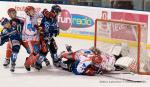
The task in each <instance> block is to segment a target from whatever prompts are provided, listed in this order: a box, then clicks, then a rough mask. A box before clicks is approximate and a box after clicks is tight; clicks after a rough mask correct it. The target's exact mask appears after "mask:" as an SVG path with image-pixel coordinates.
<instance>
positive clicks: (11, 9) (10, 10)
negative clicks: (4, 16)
mask: <svg viewBox="0 0 150 87" xmlns="http://www.w3.org/2000/svg"><path fill="white" fill-rule="evenodd" d="M13 11H15V12H16V9H14V8H9V9H8V10H7V13H10V12H13Z"/></svg>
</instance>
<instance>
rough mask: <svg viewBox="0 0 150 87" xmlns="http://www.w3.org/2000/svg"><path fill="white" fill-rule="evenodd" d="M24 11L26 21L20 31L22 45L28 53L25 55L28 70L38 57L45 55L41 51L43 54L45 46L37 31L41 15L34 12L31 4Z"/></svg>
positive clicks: (45, 49) (45, 50)
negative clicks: (27, 55)
mask: <svg viewBox="0 0 150 87" xmlns="http://www.w3.org/2000/svg"><path fill="white" fill-rule="evenodd" d="M25 13H26V18H25V21H26V22H25V25H24V26H25V28H24V29H23V31H22V45H23V46H24V47H25V48H26V50H27V52H28V53H29V57H27V58H26V61H25V68H26V70H27V71H30V68H31V66H32V65H34V64H35V63H36V61H37V60H38V59H44V58H45V57H46V56H44V55H43V53H44V54H45V52H47V48H46V44H45V42H44V40H42V38H41V37H40V32H39V31H38V28H39V27H38V19H39V18H40V17H42V16H43V15H42V14H40V13H38V12H36V11H35V8H34V7H32V6H27V7H26V8H25ZM41 57H42V58H41Z"/></svg>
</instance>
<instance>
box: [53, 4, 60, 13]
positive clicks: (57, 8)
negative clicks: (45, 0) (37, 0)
mask: <svg viewBox="0 0 150 87" xmlns="http://www.w3.org/2000/svg"><path fill="white" fill-rule="evenodd" d="M51 11H52V12H56V13H57V14H58V13H59V12H61V7H60V6H59V5H53V6H52V8H51Z"/></svg>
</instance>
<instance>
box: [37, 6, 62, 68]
mask: <svg viewBox="0 0 150 87" xmlns="http://www.w3.org/2000/svg"><path fill="white" fill-rule="evenodd" d="M60 12H61V7H60V6H58V5H53V6H52V8H51V11H50V12H49V11H48V10H47V9H44V10H43V15H44V17H43V19H42V21H41V27H42V29H43V30H42V32H43V33H42V36H43V37H44V41H45V43H46V45H47V48H48V50H49V52H50V53H51V58H52V60H53V64H54V65H56V64H57V61H58V57H57V45H56V42H55V40H54V37H56V36H57V35H58V34H59V27H58V25H57V17H58V15H59V13H60ZM45 55H47V53H46V54H45ZM43 61H44V59H39V60H38V61H37V63H36V66H39V67H36V68H42V64H41V63H42V62H43Z"/></svg>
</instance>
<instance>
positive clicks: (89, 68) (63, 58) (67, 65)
mask: <svg viewBox="0 0 150 87" xmlns="http://www.w3.org/2000/svg"><path fill="white" fill-rule="evenodd" d="M70 48H71V47H70V46H67V51H64V52H62V53H61V54H60V66H61V67H62V68H63V69H66V70H69V71H71V72H73V73H74V74H76V75H90V76H92V75H95V74H96V73H99V72H105V71H107V72H109V71H113V70H115V67H114V64H115V61H116V59H115V57H114V56H111V55H108V54H103V53H101V52H100V50H98V49H97V48H90V49H81V50H78V51H75V52H72V51H71V49H70Z"/></svg>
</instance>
